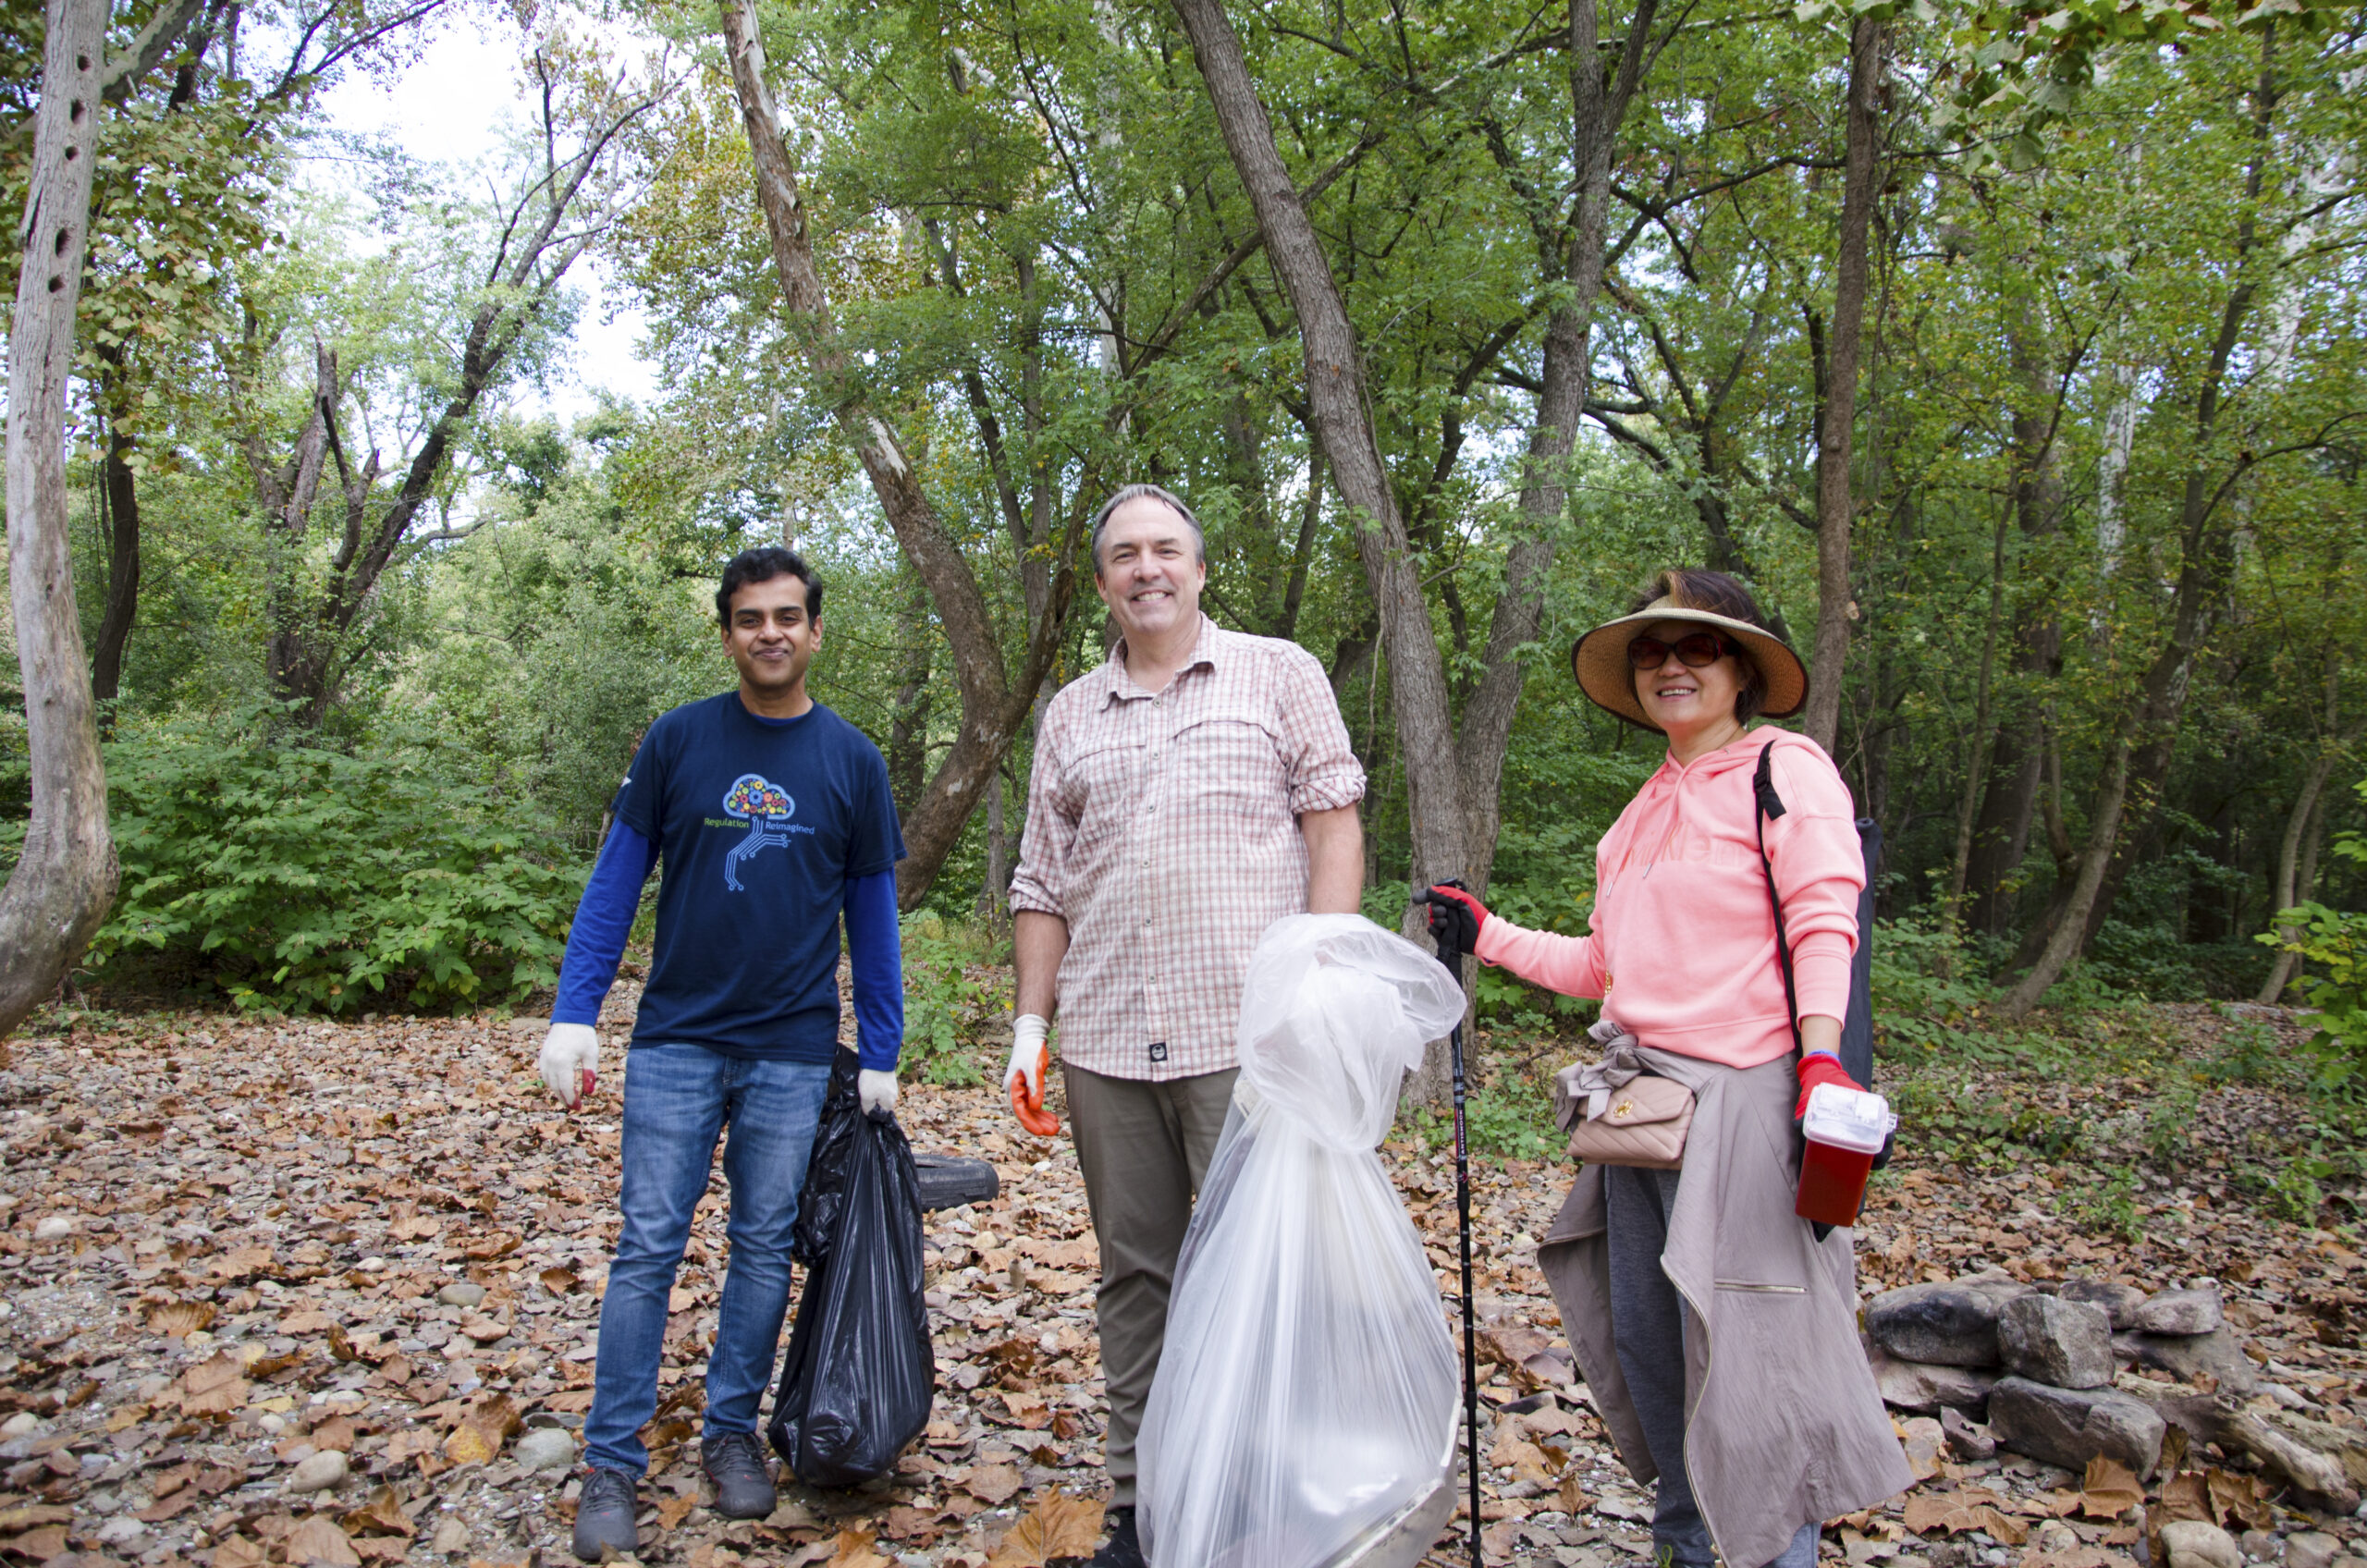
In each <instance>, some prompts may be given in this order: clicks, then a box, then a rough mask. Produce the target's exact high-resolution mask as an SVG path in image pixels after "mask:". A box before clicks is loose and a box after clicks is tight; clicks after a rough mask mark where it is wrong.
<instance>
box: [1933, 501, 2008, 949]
mask: <svg viewBox="0 0 2367 1568" xmlns="http://www.w3.org/2000/svg"><path fill="white" fill-rule="evenodd" d="M2010 509H2011V508H2004V507H2001V508H1998V512H1997V537H1996V540H1995V542H1994V543H1993V545H1991V546H1990V553H1989V620H1988V624H1987V625H1986V627H1985V628H1984V629H1983V630H1982V631H1981V673H1980V676H1979V678H1978V681H1977V684H1976V688H1975V692H1976V694H1975V696H1974V698H1973V704H1972V755H1971V756H1970V757H1968V758H1967V759H1966V766H1965V775H1964V796H1963V799H1962V800H1961V801H1960V802H1958V803H1957V806H1956V853H1954V854H1952V855H1950V856H1949V857H1948V896H1947V897H1946V898H1945V899H1944V900H1941V904H1940V913H1941V918H1942V919H1944V920H1945V921H1946V922H1947V923H1948V924H1949V925H1952V926H1953V925H1955V924H1956V917H1957V914H1958V912H1959V911H1961V910H1962V908H1963V907H1964V886H1965V874H1966V872H1967V871H1968V869H1969V867H1970V866H1971V864H1972V827H1973V814H1974V810H1975V808H1976V806H1977V805H1978V803H1979V802H1980V799H1981V778H1982V777H1983V776H1984V775H1986V774H1987V773H1988V771H1989V753H1990V747H1991V746H1992V744H1993V741H1994V740H1995V737H1996V729H1995V727H1994V725H1993V722H1992V720H1991V717H1990V690H1989V688H1990V680H1991V678H1992V676H1993V674H1994V672H1995V669H1996V665H1997V623H1998V622H1999V621H2000V620H2001V619H2004V616H2005V526H2006V522H2007V514H2008V512H2009V510H2010Z"/></svg>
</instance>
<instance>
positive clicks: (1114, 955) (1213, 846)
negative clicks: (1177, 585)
mask: <svg viewBox="0 0 2367 1568" xmlns="http://www.w3.org/2000/svg"><path fill="white" fill-rule="evenodd" d="M1364 792H1365V771H1364V768H1363V766H1361V765H1359V764H1358V763H1357V761H1356V758H1355V753H1354V752H1352V751H1350V750H1349V748H1348V729H1347V726H1346V725H1344V724H1343V723H1342V722H1341V720H1340V708H1339V704H1337V703H1335V702H1334V701H1333V700H1332V696H1331V683H1330V682H1329V681H1327V680H1325V679H1324V677H1323V667H1322V666H1321V665H1319V664H1318V663H1317V662H1316V660H1315V655H1312V654H1310V653H1308V652H1307V651H1306V649H1304V648H1302V647H1300V646H1299V645H1298V644H1297V643H1287V642H1284V641H1282V639H1280V638H1275V637H1251V636H1247V635H1245V634H1244V633H1241V632H1238V631H1225V630H1224V629H1223V628H1221V627H1220V626H1218V625H1217V624H1216V623H1215V622H1214V621H1212V620H1209V619H1208V618H1207V617H1205V616H1203V617H1202V618H1201V619H1200V640H1199V641H1198V643H1195V644H1194V646H1193V649H1192V660H1191V662H1190V663H1189V664H1187V665H1185V666H1184V668H1182V669H1181V670H1179V671H1177V672H1176V676H1175V679H1174V680H1173V681H1172V682H1171V683H1170V685H1169V686H1168V688H1167V690H1166V691H1164V692H1146V691H1144V690H1143V689H1142V688H1141V687H1139V686H1137V685H1135V684H1134V681H1133V680H1131V679H1129V678H1128V676H1127V674H1126V665H1125V658H1124V644H1123V643H1121V644H1119V648H1118V650H1117V651H1116V652H1114V653H1112V654H1111V655H1110V659H1109V662H1107V663H1105V664H1103V665H1102V666H1101V667H1100V668H1098V669H1095V670H1093V671H1092V672H1091V673H1089V674H1086V675H1084V676H1081V677H1079V678H1078V679H1077V680H1073V681H1072V682H1070V683H1069V684H1068V685H1067V686H1065V687H1063V688H1061V692H1060V693H1059V694H1058V695H1056V696H1055V697H1053V699H1052V701H1051V704H1050V705H1049V707H1048V708H1046V710H1045V713H1044V722H1043V724H1042V726H1041V727H1040V729H1038V731H1037V733H1036V769H1035V775H1034V777H1033V778H1031V779H1030V780H1029V782H1028V787H1027V831H1026V834H1025V836H1024V838H1023V839H1021V841H1020V849H1019V870H1018V874H1017V875H1016V876H1013V877H1012V884H1011V907H1012V909H1014V910H1040V911H1042V912H1043V913H1047V914H1057V915H1060V916H1061V917H1062V918H1064V919H1066V920H1067V922H1068V925H1069V950H1068V956H1067V958H1065V959H1064V960H1062V961H1061V974H1060V986H1059V996H1060V1031H1061V1034H1060V1041H1061V1060H1064V1061H1066V1062H1068V1063H1069V1064H1070V1065H1072V1066H1075V1067H1081V1068H1084V1069H1085V1071H1087V1072H1098V1073H1101V1074H1103V1075H1105V1076H1107V1077H1111V1078H1136V1079H1153V1080H1164V1079H1170V1078H1187V1077H1192V1076H1195V1075H1196V1074H1199V1073H1203V1072H1222V1071H1223V1070H1224V1069H1226V1068H1228V1067H1231V1066H1233V1065H1234V1054H1233V1040H1234V1035H1235V1031H1236V1029H1237V1027H1238V1025H1239V1023H1240V1016H1241V987H1242V981H1243V978H1244V976H1245V974H1247V972H1248V969H1249V953H1250V949H1252V948H1254V947H1256V946H1257V937H1258V936H1259V935H1260V934H1261V933H1262V932H1264V930H1265V929H1266V927H1267V926H1268V925H1270V924H1272V923H1273V922H1274V921H1276V920H1279V919H1281V918H1282V916H1283V915H1286V914H1297V913H1304V912H1305V910H1306V877H1307V861H1306V840H1305V839H1303V838H1301V837H1300V835H1299V830H1298V816H1299V815H1300V814H1301V813H1304V812H1312V811H1331V810H1333V809H1336V808H1337V807H1340V806H1345V805H1352V804H1354V803H1355V802H1357V801H1359V800H1362V799H1363V798H1364Z"/></svg>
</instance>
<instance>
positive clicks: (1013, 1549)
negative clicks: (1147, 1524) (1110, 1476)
mask: <svg viewBox="0 0 2367 1568" xmlns="http://www.w3.org/2000/svg"><path fill="white" fill-rule="evenodd" d="M1100 1542H1101V1504H1099V1503H1098V1502H1093V1501H1087V1500H1085V1499H1083V1498H1073V1497H1070V1496H1068V1495H1067V1494H1066V1493H1064V1492H1047V1493H1046V1494H1045V1495H1044V1496H1043V1497H1041V1498H1039V1499H1037V1500H1036V1506H1035V1507H1034V1508H1032V1509H1029V1510H1028V1511H1027V1513H1025V1514H1024V1515H1023V1516H1022V1517H1021V1519H1020V1521H1019V1523H1018V1524H1016V1525H1012V1527H1011V1534H1009V1535H1007V1536H1005V1537H1003V1538H1002V1545H1000V1547H998V1548H996V1549H995V1554H994V1556H992V1557H991V1558H989V1559H987V1568H1050V1565H1051V1564H1052V1563H1055V1562H1064V1561H1066V1560H1068V1559H1070V1558H1080V1557H1091V1556H1092V1555H1093V1553H1094V1550H1095V1549H1096V1548H1098V1546H1099V1545H1100Z"/></svg>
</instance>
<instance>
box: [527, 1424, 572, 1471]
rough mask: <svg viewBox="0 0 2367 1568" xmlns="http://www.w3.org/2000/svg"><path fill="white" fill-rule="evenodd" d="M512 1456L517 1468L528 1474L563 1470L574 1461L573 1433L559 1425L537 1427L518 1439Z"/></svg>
mask: <svg viewBox="0 0 2367 1568" xmlns="http://www.w3.org/2000/svg"><path fill="white" fill-rule="evenodd" d="M512 1457H513V1458H515V1460H516V1461H517V1464H518V1468H519V1469H520V1470H521V1471H522V1472H524V1473H525V1474H527V1475H529V1476H532V1475H535V1474H538V1473H539V1472H542V1471H545V1470H564V1469H566V1468H567V1467H568V1466H569V1465H570V1464H574V1463H575V1434H574V1433H572V1432H570V1431H568V1430H566V1429H565V1428H564V1427H535V1428H534V1429H533V1431H531V1432H528V1433H527V1434H526V1435H525V1436H524V1437H522V1438H520V1439H518V1448H517V1452H515V1454H514V1455H513V1456H512Z"/></svg>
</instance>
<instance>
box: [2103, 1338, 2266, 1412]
mask: <svg viewBox="0 0 2367 1568" xmlns="http://www.w3.org/2000/svg"><path fill="white" fill-rule="evenodd" d="M2112 1349H2113V1354H2115V1355H2116V1356H2118V1357H2120V1358H2121V1359H2123V1360H2133V1361H2135V1362H2136V1363H2137V1365H2138V1366H2151V1367H2153V1368H2154V1369H2155V1370H2157V1371H2162V1372H2167V1373H2168V1374H2169V1375H2170V1376H2171V1377H2173V1378H2177V1379H2178V1380H2179V1381H2180V1382H2184V1383H2190V1382H2192V1381H2194V1379H2195V1378H2196V1376H2197V1375H2198V1374H2201V1373H2208V1374H2209V1375H2210V1376H2212V1377H2214V1378H2217V1379H2218V1380H2219V1386H2220V1387H2221V1388H2222V1389H2225V1390H2226V1391H2227V1392H2229V1393H2231V1394H2234V1395H2236V1396H2237V1397H2238V1398H2249V1397H2250V1395H2251V1394H2252V1392H2253V1390H2256V1389H2258V1388H2259V1387H2260V1369H2259V1368H2258V1367H2256V1366H2253V1365H2252V1363H2251V1357H2250V1356H2248V1355H2246V1354H2244V1352H2243V1347H2242V1346H2240V1345H2239V1344H2238V1343H2237V1342H2236V1336H2235V1334H2234V1333H2233V1332H2232V1331H2231V1330H2229V1329H2216V1330H2214V1331H2213V1332H2211V1333H2208V1334H2115V1335H2114V1336H2113V1337H2112Z"/></svg>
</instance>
